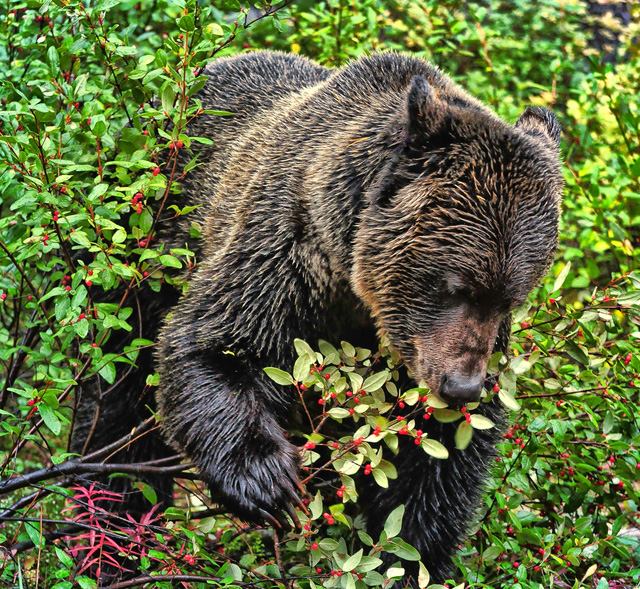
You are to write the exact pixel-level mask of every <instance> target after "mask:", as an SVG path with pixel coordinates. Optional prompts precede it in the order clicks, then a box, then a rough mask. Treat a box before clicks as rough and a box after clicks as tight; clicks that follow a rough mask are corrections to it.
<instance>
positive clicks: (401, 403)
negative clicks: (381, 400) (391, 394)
mask: <svg viewBox="0 0 640 589" xmlns="http://www.w3.org/2000/svg"><path fill="white" fill-rule="evenodd" d="M398 407H400V409H404V403H403V402H402V401H400V402H399V403H398Z"/></svg>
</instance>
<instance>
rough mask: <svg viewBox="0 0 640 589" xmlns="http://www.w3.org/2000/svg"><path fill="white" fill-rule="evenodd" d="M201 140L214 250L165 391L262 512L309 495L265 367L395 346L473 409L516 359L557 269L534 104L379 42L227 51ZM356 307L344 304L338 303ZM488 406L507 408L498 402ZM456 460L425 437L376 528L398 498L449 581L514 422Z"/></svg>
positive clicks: (172, 423) (245, 502)
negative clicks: (323, 353) (522, 333)
mask: <svg viewBox="0 0 640 589" xmlns="http://www.w3.org/2000/svg"><path fill="white" fill-rule="evenodd" d="M205 73H206V74H207V75H208V76H210V79H209V81H208V82H207V84H206V86H205V87H204V89H203V91H202V92H201V94H200V95H199V98H200V99H201V100H202V101H203V105H204V107H205V108H214V109H222V110H227V111H231V112H233V113H235V116H233V117H228V118H221V117H208V116H201V117H199V118H198V119H197V120H196V122H195V128H192V129H191V130H190V132H191V133H192V134H195V135H204V136H206V137H209V138H211V139H213V141H214V142H215V147H214V148H212V149H210V150H208V152H207V153H206V154H205V155H204V157H202V158H201V160H202V161H204V162H205V165H204V166H203V167H201V168H200V169H199V170H198V171H197V173H196V174H193V175H192V176H191V179H190V180H188V181H187V182H188V183H187V184H186V186H185V188H184V193H185V194H186V195H187V196H188V197H189V198H190V199H193V200H194V202H200V201H201V200H204V201H205V202H206V208H203V210H202V221H203V222H204V224H205V227H206V230H205V237H204V240H203V244H204V252H203V254H202V256H201V260H200V265H199V267H198V270H197V272H196V273H195V275H194V276H193V279H192V281H191V287H190V291H189V293H188V294H187V295H186V296H185V297H183V298H182V300H181V301H180V303H179V304H178V305H177V306H176V307H175V308H174V309H173V310H172V312H171V314H170V316H169V317H168V318H167V321H166V324H165V327H164V329H163V330H162V333H161V336H160V352H159V356H158V360H159V369H160V374H161V386H160V389H159V394H158V402H159V405H160V410H161V414H162V415H163V418H164V420H165V426H164V427H165V431H166V434H167V436H168V438H169V440H170V441H171V443H172V444H173V445H174V446H175V447H177V448H180V449H181V450H183V451H185V452H186V453H187V455H189V456H190V457H191V458H192V459H193V460H194V461H195V462H196V463H197V465H198V467H199V470H200V472H201V474H202V475H203V476H204V478H205V480H206V481H207V483H208V484H209V486H210V487H211V489H212V491H213V493H214V496H215V497H217V498H218V499H219V500H221V501H222V502H223V503H224V504H226V505H227V506H228V507H229V508H230V509H232V510H233V511H234V512H235V513H237V514H238V515H240V516H242V517H245V518H247V519H252V520H261V519H264V518H267V519H273V518H275V519H280V518H281V517H282V512H283V510H287V509H288V508H289V506H290V505H291V504H293V503H296V502H297V501H298V494H297V490H296V484H297V481H298V452H297V449H296V448H295V447H293V446H292V445H291V444H290V443H289V442H288V441H287V439H286V437H285V431H286V428H287V423H288V419H289V417H288V415H289V412H290V410H291V409H292V407H293V405H294V403H295V398H294V392H293V390H292V389H287V388H283V387H279V386H277V385H275V384H274V383H273V382H271V381H270V380H269V379H268V378H267V377H266V376H265V375H264V373H263V370H262V368H263V367H265V366H282V367H287V366H290V365H291V364H292V360H293V347H292V343H293V340H294V338H296V337H299V338H303V339H305V340H308V341H310V342H314V341H316V340H317V339H318V338H319V337H324V338H328V339H331V340H334V341H335V340H338V341H339V339H340V337H344V338H345V339H347V340H349V341H351V342H352V343H354V344H361V345H362V344H364V345H370V343H371V342H370V341H369V340H365V341H358V336H359V335H362V337H366V336H365V335H364V334H367V333H369V334H371V333H372V332H373V331H374V330H377V331H378V333H384V334H386V335H388V336H389V338H390V340H391V342H392V344H393V345H394V346H395V347H396V348H397V349H398V350H399V352H400V353H401V355H402V357H403V359H404V361H405V363H406V364H407V366H408V368H409V369H410V371H411V372H412V373H413V375H414V377H415V379H416V380H420V379H424V380H425V381H426V382H427V383H428V385H429V386H430V388H431V390H432V391H433V392H435V393H436V394H439V395H440V396H443V397H445V398H447V399H448V400H449V401H451V402H453V403H456V402H457V403H464V402H467V401H470V400H474V399H476V398H477V397H478V396H479V394H480V390H481V386H482V383H483V381H484V377H485V373H486V366H487V360H488V358H489V356H490V354H491V353H492V352H493V351H494V350H496V349H501V350H506V348H507V345H508V338H509V325H510V322H509V313H510V312H511V311H512V310H513V309H514V308H515V307H517V306H518V305H520V304H521V303H522V302H524V300H525V298H526V296H527V294H528V293H529V292H530V291H531V289H532V288H533V287H534V285H535V284H536V283H537V282H538V281H539V280H540V278H541V277H542V276H544V274H545V273H546V271H547V269H548V266H549V264H550V262H551V260H552V256H553V253H554V249H555V246H556V240H557V223H558V205H559V199H560V192H561V187H562V180H561V174H560V169H559V158H558V141H559V134H560V131H559V127H558V124H557V122H556V120H555V118H554V117H553V115H551V114H550V113H549V112H548V111H545V110H543V109H537V108H536V109H528V110H527V111H525V112H524V114H523V115H522V116H521V117H520V119H519V120H518V122H517V123H516V125H515V126H513V127H512V126H510V125H508V124H506V123H505V122H503V121H502V120H500V119H499V118H498V117H497V116H496V115H495V114H494V113H493V112H491V111H490V110H489V109H488V108H486V107H485V106H483V105H482V104H481V103H479V102H478V101H476V100H475V99H473V98H472V97H471V96H469V95H468V94H466V93H465V92H464V91H463V90H462V89H460V88H459V87H458V86H456V85H455V84H454V83H453V82H452V81H451V80H450V79H449V78H447V77H446V76H444V75H443V74H441V73H440V72H439V71H438V70H437V69H436V68H434V67H433V66H432V65H430V64H428V63H426V62H424V61H422V60H419V59H413V58H410V57H407V56H403V55H399V54H395V53H384V54H379V55H374V56H371V57H365V58H362V59H360V60H358V61H355V62H352V63H350V64H349V65H347V66H346V67H344V68H342V69H338V70H334V71H328V70H326V69H323V68H320V67H319V66H317V65H315V64H313V63H312V62H309V61H308V60H306V59H303V58H300V57H295V56H287V55H283V54H276V53H253V54H248V55H242V56H239V57H234V58H230V59H223V60H218V61H216V62H214V63H213V64H212V65H211V66H210V67H208V68H207V70H206V72H205ZM345 309H348V310H349V311H348V312H347V311H345ZM478 411H481V412H483V413H485V414H487V415H488V416H490V417H491V418H492V419H494V420H495V421H497V422H501V421H502V420H503V416H502V412H501V409H500V408H499V407H498V406H497V404H496V403H489V404H481V407H480V409H479V410H478ZM425 427H426V431H427V432H428V435H429V436H430V437H433V438H436V439H439V440H441V441H442V442H443V443H444V444H445V445H446V446H447V447H448V448H449V450H450V453H451V458H450V459H448V460H444V461H439V460H435V459H432V458H430V457H429V456H427V455H426V454H425V453H424V452H423V451H422V450H421V449H420V448H418V447H416V446H415V445H414V444H407V445H406V447H402V448H401V451H400V454H399V456H398V457H397V459H396V466H397V468H398V472H399V478H398V480H397V481H395V482H393V483H392V484H391V486H390V487H389V489H388V490H380V492H378V493H377V494H376V496H374V497H372V498H371V499H370V505H369V508H370V509H371V510H372V511H373V512H374V513H375V514H376V517H375V520H376V521H375V522H373V523H372V526H371V527H372V529H373V530H374V531H376V526H377V525H378V524H379V523H381V522H384V520H385V519H386V515H387V514H388V513H389V512H390V511H391V510H393V509H394V508H395V507H396V506H397V505H398V504H400V503H404V504H405V506H406V515H405V521H404V525H403V530H402V537H403V538H404V539H405V540H407V541H408V542H410V543H412V544H413V545H414V546H416V547H417V548H418V550H419V551H420V553H421V555H422V558H423V561H424V563H425V564H426V565H427V567H428V568H429V570H430V572H431V574H432V578H433V579H436V580H437V579H442V578H443V577H444V576H445V575H446V573H447V571H448V570H449V567H450V557H451V554H452V553H453V552H454V550H455V546H456V545H457V544H458V543H459V542H460V540H461V538H462V537H463V535H464V533H465V530H466V529H467V526H468V525H469V523H470V521H471V520H472V518H473V513H474V510H475V509H476V506H477V501H478V496H479V490H480V488H481V486H482V482H483V480H484V479H485V477H486V473H487V470H488V468H489V465H490V463H491V460H492V459H493V456H494V452H495V444H496V442H497V441H498V438H499V435H500V431H499V429H493V430H489V431H484V432H476V434H475V435H474V438H473V441H472V443H471V446H470V447H469V448H468V449H467V450H465V451H463V452H460V451H457V450H455V447H454V443H453V434H454V431H455V425H450V424H440V423H437V422H435V420H430V421H429V422H428V424H427V425H426V426H425Z"/></svg>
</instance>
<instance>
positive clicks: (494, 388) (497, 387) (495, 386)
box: [493, 383, 500, 393]
mask: <svg viewBox="0 0 640 589" xmlns="http://www.w3.org/2000/svg"><path fill="white" fill-rule="evenodd" d="M493 392H494V393H499V392H500V385H499V384H497V383H496V384H495V385H494V386H493Z"/></svg>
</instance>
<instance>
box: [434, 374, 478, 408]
mask: <svg viewBox="0 0 640 589" xmlns="http://www.w3.org/2000/svg"><path fill="white" fill-rule="evenodd" d="M484 379H485V376H484V374H472V375H465V374H450V375H447V376H446V377H445V378H444V382H443V383H442V388H441V391H442V397H443V399H444V400H445V401H447V402H449V403H452V404H455V405H460V404H465V403H471V402H473V401H479V400H480V395H481V393H482V385H483V384H484Z"/></svg>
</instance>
